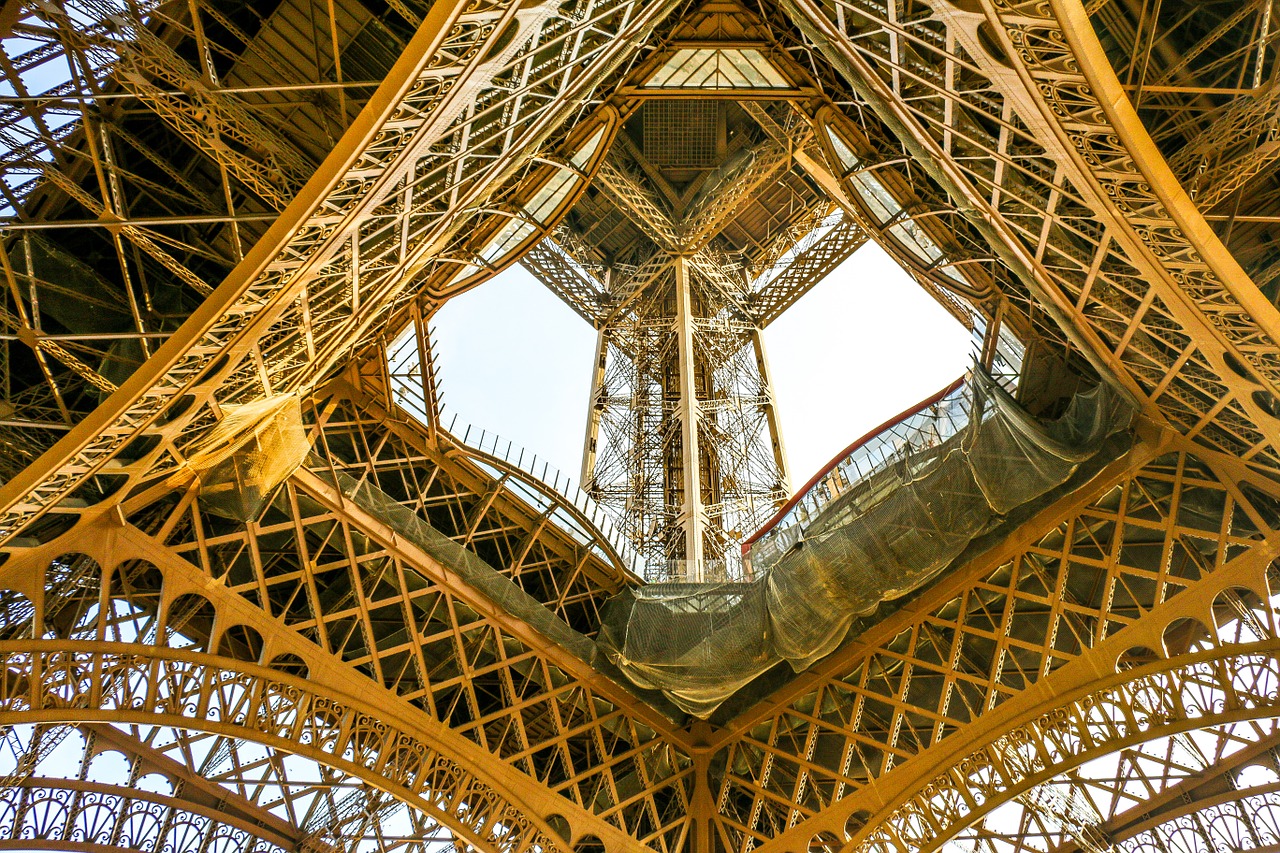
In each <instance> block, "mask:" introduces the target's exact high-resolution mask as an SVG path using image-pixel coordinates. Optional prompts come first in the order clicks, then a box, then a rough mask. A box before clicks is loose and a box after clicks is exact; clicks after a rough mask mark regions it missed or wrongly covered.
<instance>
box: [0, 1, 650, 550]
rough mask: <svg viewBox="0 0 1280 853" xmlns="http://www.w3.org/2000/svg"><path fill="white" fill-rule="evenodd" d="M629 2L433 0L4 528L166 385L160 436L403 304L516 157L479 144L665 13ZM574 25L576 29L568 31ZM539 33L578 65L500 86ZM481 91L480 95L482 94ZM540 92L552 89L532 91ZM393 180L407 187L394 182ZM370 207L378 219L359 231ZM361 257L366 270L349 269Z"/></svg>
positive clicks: (518, 126) (26, 482) (288, 378)
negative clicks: (583, 11)
mask: <svg viewBox="0 0 1280 853" xmlns="http://www.w3.org/2000/svg"><path fill="white" fill-rule="evenodd" d="M633 6H634V4H629V3H617V4H610V3H604V4H601V5H600V6H599V7H596V8H594V9H593V10H592V12H591V14H589V15H587V16H586V17H584V18H583V19H581V20H578V21H574V22H567V28H564V27H561V26H560V25H559V23H558V22H557V19H556V18H555V16H554V14H553V12H552V11H550V10H548V9H545V8H537V9H532V10H525V9H523V8H522V7H519V6H516V7H512V8H508V9H501V8H496V7H495V8H493V9H484V10H476V11H471V10H467V11H464V10H461V9H456V8H453V7H449V6H446V5H439V6H437V7H436V8H434V9H433V10H432V13H431V14H430V15H429V16H428V17H427V18H426V20H425V21H424V23H423V25H422V28H421V29H420V30H419V32H418V34H417V35H416V36H415V41H414V42H413V43H412V45H411V48H410V49H409V50H408V51H407V52H406V54H405V56H404V57H403V58H402V61H400V62H399V63H397V65H396V67H395V68H394V69H393V70H392V72H391V74H390V75H389V78H388V80H387V81H385V82H384V83H383V85H382V86H381V87H380V88H379V91H378V93H376V94H375V96H374V97H373V99H372V101H371V106H370V107H368V108H366V109H365V110H364V111H363V112H362V113H361V115H360V117H359V118H358V119H357V120H356V122H355V123H353V124H352V126H351V128H350V129H349V130H348V131H347V134H346V135H345V136H344V141H343V142H342V144H340V145H339V146H338V148H337V149H335V151H334V153H333V154H332V155H330V157H329V158H327V159H326V161H325V163H324V164H323V165H322V166H321V167H320V169H319V170H318V171H317V173H316V175H315V176H314V177H312V178H311V179H310V180H309V181H308V182H307V184H306V186H305V187H304V188H303V190H302V191H301V192H300V193H299V195H298V196H297V197H296V198H295V200H294V201H293V202H292V203H291V204H290V206H289V208H288V209H287V210H286V211H285V213H284V214H282V216H281V218H280V219H279V220H277V222H276V223H275V225H274V226H273V227H272V229H271V230H270V231H269V232H268V236H266V237H264V239H263V240H262V241H260V242H259V243H258V244H257V245H256V246H255V247H254V250H253V251H252V252H251V253H250V254H249V255H248V256H247V257H246V259H245V260H244V261H243V262H242V263H241V264H240V265H239V266H238V267H237V268H236V270H235V272H233V273H232V275H231V276H230V277H229V278H228V279H227V280H226V281H224V282H223V284H222V285H221V286H220V287H219V288H218V290H217V292H216V293H215V294H213V295H211V296H210V297H209V298H208V299H207V300H206V301H205V302H204V303H203V304H202V306H201V308H200V309H199V310H198V311H197V313H196V314H195V315H194V316H193V317H192V319H191V320H189V321H188V322H187V323H186V324H185V326H184V327H183V329H182V330H180V332H179V333H178V334H175V336H174V337H173V338H171V339H170V340H169V341H167V342H166V343H165V345H164V346H162V347H161V349H160V351H159V352H158V353H157V355H156V357H153V358H152V359H151V360H149V361H148V362H147V364H146V365H145V366H144V368H143V369H142V370H140V371H139V372H138V373H136V374H135V375H134V377H132V380H131V382H130V383H128V384H127V385H126V386H125V388H124V389H122V391H121V392H120V393H118V394H116V395H113V396H112V397H111V398H110V399H109V400H108V401H107V402H106V403H105V404H104V405H102V406H99V407H98V408H97V409H96V410H95V411H94V413H93V415H92V416H91V417H90V418H88V419H86V420H85V421H83V422H82V423H81V424H80V425H78V427H76V428H74V429H72V430H71V432H70V433H69V435H68V436H67V437H66V438H65V439H63V441H62V442H61V443H60V445H59V449H58V450H56V451H54V452H51V453H50V454H49V455H48V456H47V457H46V458H45V459H44V461H43V463H42V464H41V465H39V466H32V467H30V468H28V469H27V470H26V471H24V472H23V474H22V475H21V476H19V477H17V478H15V479H14V480H12V481H10V482H9V483H8V484H6V487H5V488H4V490H3V492H2V493H0V502H3V503H4V504H5V506H6V507H7V508H8V512H9V515H8V517H7V518H6V521H5V522H4V525H3V527H4V533H3V540H4V541H9V540H11V539H12V538H13V537H15V536H17V535H18V534H19V532H20V530H21V528H22V527H23V526H24V525H25V524H27V523H29V522H30V521H32V520H34V519H36V518H38V517H39V516H41V515H42V514H43V513H44V512H46V511H47V510H48V508H49V507H50V506H52V505H53V504H54V503H56V502H57V501H58V500H60V499H62V498H63V497H65V496H66V495H67V494H69V493H70V492H71V491H72V490H73V489H74V488H75V487H76V486H77V485H79V484H81V483H82V482H83V481H84V479H85V478H86V477H87V476H90V475H92V474H94V473H96V472H97V471H99V470H101V468H102V466H103V465H104V464H106V462H107V461H108V460H109V459H111V458H112V457H113V455H114V454H115V452H116V451H118V450H119V449H120V448H121V447H122V446H123V445H124V444H125V443H127V441H128V440H129V439H130V437H132V436H133V435H135V434H136V432H137V431H138V430H139V429H140V428H144V427H145V426H147V425H150V424H154V423H155V422H156V421H157V419H158V418H159V416H160V415H161V413H162V412H163V411H164V410H166V409H168V408H170V407H171V406H172V404H173V401H174V400H175V399H181V398H183V397H184V396H186V395H189V398H188V400H187V401H186V403H185V404H184V405H185V406H188V407H189V408H188V409H187V410H186V411H185V412H184V413H183V414H182V415H180V416H176V417H175V416H173V413H170V417H171V418H172V421H171V423H170V424H169V425H168V427H167V429H166V430H164V432H167V433H169V434H170V435H173V434H176V433H177V431H178V430H181V429H182V428H183V427H184V426H185V425H186V424H187V423H190V421H191V418H192V417H193V416H195V415H197V414H199V413H200V412H201V411H202V410H203V409H204V407H205V406H207V405H211V404H212V405H217V404H216V403H215V402H213V401H214V400H215V399H217V400H222V401H232V400H236V399H249V398H252V397H253V396H255V395H261V394H264V393H280V392H283V391H289V390H295V389H300V388H306V387H308V386H309V385H313V384H314V383H315V382H317V381H318V380H319V379H320V378H321V377H322V376H324V374H325V373H326V372H328V371H329V370H330V369H331V368H332V367H333V365H335V364H336V363H337V362H338V361H339V360H340V359H341V358H342V357H343V356H344V355H345V354H346V353H347V352H348V349H349V347H351V346H352V342H353V341H354V340H358V339H360V338H361V337H362V336H363V335H365V334H367V333H368V332H369V330H371V329H372V328H374V327H375V325H376V321H377V320H379V319H381V320H385V319H386V318H387V317H388V316H389V315H390V314H391V313H394V312H395V311H396V310H397V309H398V308H399V307H400V306H402V305H403V303H404V302H405V301H406V299H407V296H408V293H407V284H408V282H410V281H412V279H413V277H414V274H415V270H416V268H417V267H418V266H419V265H420V264H421V262H422V259H423V257H424V256H425V253H426V252H427V251H428V249H430V247H431V246H433V245H436V244H437V243H438V242H439V241H441V240H442V239H443V238H445V237H446V236H447V234H448V232H449V230H450V229H451V228H456V227H458V224H459V223H458V219H459V216H458V215H459V213H460V212H461V211H462V209H464V208H465V207H466V206H468V205H471V204H474V203H475V202H476V201H478V200H479V199H481V198H483V197H484V195H485V193H486V192H489V191H492V189H493V188H494V185H495V183H496V181H497V180H498V179H499V178H500V177H503V176H505V175H506V174H509V172H510V170H511V169H512V168H513V166H514V165H516V164H513V163H511V162H506V161H502V162H497V163H495V162H494V161H493V160H492V159H491V158H489V157H488V156H487V153H486V152H487V150H488V149H489V148H491V147H493V146H498V147H500V148H504V149H508V150H510V149H521V148H526V147H531V145H532V143H534V142H535V141H537V140H540V139H542V138H543V137H545V136H546V134H547V133H548V132H549V131H550V130H551V129H552V128H554V126H555V122H556V121H557V120H558V118H559V117H561V116H562V115H563V114H565V113H567V112H568V111H569V110H570V109H572V107H573V106H574V104H575V103H576V102H577V100H578V99H579V98H581V97H584V96H585V94H586V93H587V90H588V88H589V87H590V86H591V85H592V84H594V82H595V75H593V74H591V73H587V70H586V69H587V67H588V66H589V67H591V68H608V67H610V66H611V65H612V63H613V62H614V61H615V59H616V54H617V53H618V52H620V51H625V50H627V49H628V48H627V45H628V44H630V39H631V38H632V36H633V35H638V34H640V33H643V32H644V31H645V30H646V29H647V28H648V27H649V26H651V24H652V22H653V21H655V20H658V19H659V18H660V17H661V16H662V14H663V13H664V12H665V8H663V7H660V6H653V5H648V6H645V7H644V9H643V10H640V9H639V8H633ZM633 12H634V13H635V14H634V15H633V14H632V13H633ZM509 28H510V31H511V32H512V33H513V34H517V35H518V36H519V37H515V38H511V39H509V40H504V41H503V42H501V43H500V45H499V47H500V48H501V49H494V50H492V51H490V52H489V53H488V54H487V56H486V61H485V62H483V63H479V64H474V63H471V62H470V61H469V57H470V56H471V52H472V51H474V50H477V49H479V48H481V47H482V46H483V45H484V44H485V43H488V40H491V39H497V37H498V35H500V34H502V33H503V32H504V31H507V30H508V29H509ZM614 28H616V29H614ZM611 30H612V31H611ZM495 33H496V34H497V35H495ZM584 33H589V34H590V37H587V36H585V35H584V36H583V37H582V38H576V36H577V35H582V34H584ZM566 39H568V41H566ZM544 42H546V43H549V44H554V45H561V44H572V45H573V50H574V52H575V55H576V58H575V62H576V63H578V67H580V68H582V69H583V71H582V73H580V74H578V75H576V76H570V77H566V76H565V75H563V74H560V73H558V72H557V70H556V69H554V68H546V67H541V66H539V67H538V72H537V74H536V75H535V76H534V77H532V78H530V79H529V81H528V85H527V86H525V87H522V88H521V89H520V90H517V91H512V90H510V89H509V88H507V87H506V86H505V84H504V83H503V82H502V80H503V79H505V77H506V76H508V75H511V74H523V73H525V72H526V71H528V70H532V65H531V63H533V62H534V59H533V56H534V55H535V54H536V52H537V51H538V50H539V49H541V48H542V47H543V46H544ZM539 86H541V87H543V89H544V90H546V91H541V92H540V91H538V87H539ZM485 92H488V93H489V95H488V98H489V100H490V101H492V103H490V102H489V101H486V100H483V99H481V98H480V96H481V95H482V94H483V93H485ZM549 93H554V94H555V95H556V97H554V98H548V97H545V96H546V95H547V94H549ZM482 105H484V106H485V107H486V109H503V108H505V109H511V110H514V111H515V113H514V115H515V116H518V120H512V121H510V122H507V123H505V124H504V126H503V127H502V128H495V127H494V126H492V125H491V124H488V125H486V130H485V132H484V133H477V134H471V133H470V128H471V127H472V124H473V123H477V122H479V123H483V122H485V121H486V116H487V115H488V114H489V113H488V112H486V111H484V110H481V109H480V107H481V106H482ZM424 116H425V117H426V118H424ZM445 139H457V140H463V139H465V140H466V143H465V144H463V145H462V150H461V151H460V153H458V154H457V155H454V154H444V153H436V154H430V153H428V152H429V151H431V150H433V149H434V150H438V149H436V148H435V147H436V146H439V145H440V144H441V142H442V140H445ZM402 180H410V184H409V185H410V186H412V187H415V188H418V189H419V190H420V191H419V192H418V193H417V194H416V195H415V193H414V192H411V191H406V190H405V188H404V187H402V185H401V181H402ZM369 222H376V223H378V225H377V227H376V228H374V229H373V230H372V231H370V230H368V229H365V230H361V229H362V228H363V227H364V225H365V224H366V223H369ZM357 235H359V236H358V239H357ZM410 238H412V239H410ZM365 268H367V269H369V270H370V271H371V274H372V277H371V278H369V279H365V278H362V276H361V275H360V270H361V269H365ZM373 270H376V271H377V272H376V273H372V271H373ZM312 306H315V308H314V309H313V308H312ZM268 330H270V333H269V334H268ZM251 353H253V357H251V358H247V357H248V356H249V355H250V354H251ZM222 356H225V358H224V359H221V360H220V361H219V362H218V363H217V364H215V360H216V359H219V358H220V357H222ZM246 359H247V360H246ZM210 367H214V368H216V369H215V370H213V371H209V370H208V368H210ZM215 389H216V394H215ZM193 403H194V405H192V404H193ZM147 464H148V462H144V463H142V466H141V467H145V466H146V465H147Z"/></svg>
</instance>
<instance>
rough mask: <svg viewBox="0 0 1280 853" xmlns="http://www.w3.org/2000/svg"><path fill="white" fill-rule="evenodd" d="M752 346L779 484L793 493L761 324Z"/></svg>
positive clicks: (755, 329)
mask: <svg viewBox="0 0 1280 853" xmlns="http://www.w3.org/2000/svg"><path fill="white" fill-rule="evenodd" d="M751 347H752V349H754V350H755V354H756V369H757V370H759V371H760V396H761V397H762V398H763V399H764V403H763V404H762V408H763V409H764V415H765V418H766V419H767V420H768V424H769V443H770V445H771V446H772V447H773V461H774V462H775V463H777V466H778V484H779V485H781V486H782V488H783V490H784V491H786V492H787V494H791V472H790V471H789V469H788V468H787V451H786V445H785V444H783V442H782V424H780V423H778V400H777V398H776V397H775V396H774V395H773V374H772V373H771V372H770V371H769V357H768V355H767V354H766V353H765V349H764V336H763V335H762V334H761V329H760V327H759V326H757V327H755V328H754V329H752V330H751Z"/></svg>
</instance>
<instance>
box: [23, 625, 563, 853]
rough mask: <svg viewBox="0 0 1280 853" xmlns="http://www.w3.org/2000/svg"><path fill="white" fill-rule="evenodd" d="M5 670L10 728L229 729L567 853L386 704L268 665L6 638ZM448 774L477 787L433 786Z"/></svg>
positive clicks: (496, 831)
mask: <svg viewBox="0 0 1280 853" xmlns="http://www.w3.org/2000/svg"><path fill="white" fill-rule="evenodd" d="M0 669H3V670H4V671H5V673H6V675H7V677H6V678H5V679H4V681H3V683H2V684H0V726H13V725H19V724H24V723H53V722H62V723H106V722H111V723H135V724H140V725H160V726H171V727H174V728H184V729H191V730H197V731H205V732H211V733H216V734H222V735H226V736H229V737H235V738H239V739H242V740H245V741H250V742H254V743H259V744H262V745H264V746H269V747H271V748H273V749H276V750H279V751H282V752H286V753H293V754H297V755H301V756H303V757H305V758H308V759H310V760H312V761H315V762H317V763H320V764H323V765H327V766H330V767H333V768H335V769H338V770H340V771H342V772H343V773H346V774H348V775H350V776H352V777H354V778H356V779H358V780H360V781H361V782H363V783H365V784H367V785H369V786H370V787H372V788H374V789H377V790H380V791H382V792H384V793H385V794H387V795H390V796H391V797H394V798H395V799H397V800H399V801H401V802H403V803H405V804H406V805H408V806H409V807H410V808H413V809H416V810H418V811H420V812H423V813H425V814H426V815H427V816H428V817H429V818H430V819H432V820H435V821H437V822H439V823H440V824H441V825H443V826H445V827H447V828H448V829H449V830H450V831H451V832H453V833H454V834H455V836H457V837H458V838H459V839H460V840H465V841H466V843H468V844H470V845H474V846H475V847H477V848H478V849H481V850H491V851H506V853H523V851H530V852H531V853H550V851H555V850H560V849H562V845H561V844H558V843H557V842H556V836H554V835H553V834H552V833H551V831H550V830H547V829H546V828H544V827H542V826H540V825H538V824H537V823H535V821H534V819H533V818H531V817H530V816H529V815H528V814H526V813H525V812H524V811H523V810H522V809H520V808H519V807H517V806H515V805H513V804H511V803H510V802H508V801H507V800H506V798H505V797H503V796H502V795H501V794H500V793H499V792H498V791H496V790H494V789H492V788H491V787H489V786H487V785H485V784H484V783H482V782H480V781H479V780H478V779H476V778H475V777H474V776H473V775H472V774H469V773H467V772H466V771H465V770H464V769H463V768H462V767H460V766H459V765H458V764H457V763H456V762H455V761H453V760H451V759H449V758H446V757H445V756H443V755H441V754H440V753H438V752H437V751H436V750H434V749H432V748H431V747H430V746H429V745H428V744H426V743H424V742H423V741H422V740H421V739H420V738H418V737H416V736H415V735H414V734H413V733H411V732H408V731H404V730H402V729H401V728H398V727H396V726H394V725H392V724H389V723H388V722H386V721H385V719H384V718H383V715H382V714H380V713H379V711H378V709H377V708H375V707H372V706H371V705H366V704H365V703H362V702H360V700H358V699H348V698H345V697H335V696H332V695H324V694H322V693H321V692H320V691H319V690H317V689H316V688H315V686H314V685H313V684H312V683H310V682H308V681H305V680H303V679H300V678H297V677H294V676H291V675H286V674H284V673H281V672H278V671H274V670H271V669H269V668H267V667H263V666H259V665H257V664H250V663H246V662H242V661H237V660H233V659H228V658H223V657H215V656H211V655H206V654H202V653H198V652H192V651H190V650H183V649H165V648H155V647H150V646H143V645H138V644H126V643H106V642H96V641H95V642H75V641H71V642H64V641H39V640H36V641H8V642H0ZM440 778H454V779H458V780H465V782H466V784H458V785H454V786H452V787H449V788H443V787H438V786H435V785H433V784H432V783H433V781H434V780H438V779H440Z"/></svg>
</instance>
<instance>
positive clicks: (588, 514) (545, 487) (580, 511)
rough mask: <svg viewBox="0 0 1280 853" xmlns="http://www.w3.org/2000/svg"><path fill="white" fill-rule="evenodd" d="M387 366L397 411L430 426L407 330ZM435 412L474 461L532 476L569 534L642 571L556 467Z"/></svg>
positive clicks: (627, 546) (606, 518)
mask: <svg viewBox="0 0 1280 853" xmlns="http://www.w3.org/2000/svg"><path fill="white" fill-rule="evenodd" d="M410 328H412V327H410ZM387 366H388V374H389V378H390V380H391V393H392V397H393V398H394V399H395V401H396V404H397V405H398V406H399V407H400V409H401V411H403V412H405V413H406V414H408V415H409V416H410V417H412V418H414V419H415V420H417V421H419V422H421V423H422V424H424V425H426V426H430V424H429V423H428V421H429V419H430V418H431V417H432V414H431V413H430V412H429V411H428V408H429V407H428V406H427V402H426V397H425V395H424V394H423V392H422V376H421V370H422V365H421V363H420V360H419V359H418V353H417V344H416V341H415V340H414V339H413V336H412V334H409V335H403V334H402V335H400V336H398V337H397V339H396V340H395V341H394V342H393V343H392V345H391V346H390V347H388V351H387ZM436 417H437V418H438V420H437V421H436V426H437V427H438V428H439V429H440V430H441V431H443V432H444V433H446V434H447V436H448V437H449V438H452V439H453V441H454V442H455V443H456V444H457V445H458V446H459V448H460V449H462V450H463V452H465V453H467V454H468V455H469V456H472V457H473V458H475V459H476V461H480V462H487V463H488V464H490V465H491V466H493V467H494V468H495V469H498V470H499V471H501V469H503V468H506V469H509V471H510V472H512V473H514V472H517V471H518V472H520V474H522V475H525V477H532V478H533V480H534V482H536V483H537V484H540V486H541V490H542V491H545V492H546V493H547V496H548V497H550V496H554V498H555V499H556V500H557V501H558V502H559V503H561V504H562V505H563V507H564V509H565V512H563V513H561V514H559V515H557V516H556V517H555V521H556V523H557V524H559V525H560V526H561V527H562V528H564V529H566V531H567V532H568V533H570V535H573V536H575V537H576V538H577V539H578V540H579V541H581V542H582V543H583V544H584V545H592V544H595V545H596V546H597V547H599V548H600V549H601V551H602V552H603V553H602V556H603V557H604V558H605V559H606V560H608V561H609V562H611V563H614V564H616V565H617V566H618V567H620V568H621V569H623V570H624V571H626V572H628V573H630V574H631V575H633V576H635V577H636V578H640V577H643V575H644V566H642V565H640V564H639V557H638V555H637V554H636V553H635V551H634V550H633V549H632V547H631V543H630V542H628V541H627V540H626V539H625V537H623V536H622V535H621V533H620V531H619V530H618V528H617V525H616V524H614V521H613V518H612V517H611V516H610V515H609V514H608V513H607V512H606V511H605V509H604V508H603V507H601V506H600V505H599V504H597V503H596V502H595V500H594V499H592V497H591V496H590V495H588V494H587V493H586V492H585V491H583V490H582V488H581V487H580V486H577V485H575V484H574V482H573V480H572V479H570V478H569V477H568V476H567V475H565V474H563V473H561V471H560V470H559V469H558V468H556V467H554V466H552V465H551V464H550V463H548V462H547V461H546V460H542V459H539V458H538V456H537V454H535V453H531V452H529V451H527V450H525V449H524V448H523V447H521V446H520V445H518V444H516V443H515V442H513V441H510V440H507V439H504V438H502V436H500V435H498V434H497V433H495V432H492V431H490V430H485V429H481V428H479V427H476V426H473V425H471V424H469V423H466V422H465V421H463V422H459V420H458V415H457V414H456V413H453V414H452V415H449V414H446V412H445V409H444V406H443V405H442V406H441V408H440V412H439V413H438V414H437V415H436ZM525 477H520V479H522V480H523V479H525ZM530 485H532V484H530ZM522 497H523V498H524V499H525V500H526V501H528V502H530V503H532V504H534V505H535V506H538V508H539V509H540V510H543V511H545V510H547V509H548V508H549V507H548V506H546V505H544V504H543V501H542V500H538V499H536V498H535V497H534V496H533V495H531V494H525V495H523V496H522Z"/></svg>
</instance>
